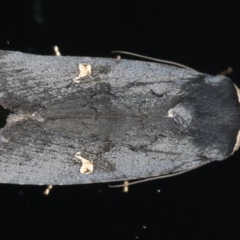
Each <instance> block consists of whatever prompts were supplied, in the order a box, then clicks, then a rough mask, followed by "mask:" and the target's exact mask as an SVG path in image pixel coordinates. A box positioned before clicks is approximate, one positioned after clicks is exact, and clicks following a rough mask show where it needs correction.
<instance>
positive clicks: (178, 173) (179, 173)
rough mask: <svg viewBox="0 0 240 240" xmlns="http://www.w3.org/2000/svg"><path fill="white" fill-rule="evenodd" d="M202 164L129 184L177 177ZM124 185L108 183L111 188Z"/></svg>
mask: <svg viewBox="0 0 240 240" xmlns="http://www.w3.org/2000/svg"><path fill="white" fill-rule="evenodd" d="M206 164H207V163H205V164H203V165H202V166H204V165H206ZM202 166H199V167H196V168H190V169H187V170H183V171H179V172H176V173H172V174H166V175H163V176H157V177H150V178H146V179H142V180H138V181H134V182H130V183H128V186H130V185H135V184H139V183H143V182H149V181H153V180H157V179H164V178H170V177H175V176H178V175H181V174H184V173H187V172H190V171H192V170H195V169H198V168H200V167H202ZM124 186H125V184H118V185H108V187H110V188H118V187H124Z"/></svg>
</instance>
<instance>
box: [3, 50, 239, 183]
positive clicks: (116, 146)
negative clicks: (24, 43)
mask: <svg viewBox="0 0 240 240" xmlns="http://www.w3.org/2000/svg"><path fill="white" fill-rule="evenodd" d="M0 105H1V106H2V107H3V108H4V109H6V111H8V112H9V115H8V116H7V119H6V124H5V125H4V126H3V127H2V128H1V129H0V182H1V183H12V184H37V185H39V184H48V185H49V184H52V185H60V184H66V185H68V184H85V183H99V182H112V181H122V180H131V179H140V178H149V177H154V176H164V175H169V174H173V175H174V174H178V173H181V172H185V171H189V170H192V169H195V168H197V167H199V166H202V165H204V164H207V163H210V162H213V161H221V160H224V159H226V158H228V157H229V156H230V155H231V154H233V152H234V151H236V150H237V149H238V146H239V126H240V110H239V90H238V89H237V87H236V86H235V85H234V84H233V82H232V81H231V80H230V79H229V78H227V77H225V76H221V75H218V76H211V75H208V74H205V73H200V72H198V71H195V70H193V69H186V68H182V67H179V66H172V65H169V64H160V63H153V62H146V61H136V60H124V59H114V58H112V59H110V58H96V57H64V56H59V57H54V56H40V55H32V54H26V53H20V52H10V51H0ZM2 118H3V116H2Z"/></svg>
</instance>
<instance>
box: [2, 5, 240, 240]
mask: <svg viewBox="0 0 240 240" xmlns="http://www.w3.org/2000/svg"><path fill="white" fill-rule="evenodd" d="M239 25H240V14H239V8H238V7H237V4H236V3H235V2H234V1H225V2H217V1H216V2H215V4H214V3H213V2H210V1H206V2H204V1H191V2H190V1H169V0H168V1H167V0H163V1H152V0H148V1H146V0H139V1H128V2H124V1H111V2H105V1H100V0H99V1H96V2H94V1H86V0H85V1H76V2H74V1H62V2H60V1H56V0H53V1H47V0H33V1H30V0H26V1H13V0H8V1H1V3H0V49H2V50H14V51H22V52H28V53H34V54H43V55H53V49H52V47H53V46H54V45H58V47H59V49H60V51H61V53H62V55H70V56H71V55H76V56H101V57H113V56H112V55H111V53H110V52H111V51H112V50H125V51H131V52H136V53H139V54H145V55H148V56H151V57H157V58H162V59H168V60H172V61H176V62H180V63H182V64H185V65H188V66H190V67H192V68H195V69H197V70H199V71H202V72H206V73H210V74H218V73H221V72H222V71H224V70H225V69H227V68H228V67H232V68H233V73H232V74H231V75H229V77H230V78H231V79H232V80H233V81H234V82H235V83H236V84H237V85H238V86H239V85H240V82H239V79H240V78H239V77H240V71H239V66H240V37H239ZM122 57H123V58H133V57H128V56H122ZM213 94H214V93H213ZM239 156H240V154H239V153H238V152H237V153H236V154H235V155H234V156H231V157H230V158H229V159H227V160H226V161H223V162H216V163H213V164H210V165H208V166H205V167H202V168H201V169H198V170H195V171H192V172H189V173H187V174H185V175H182V176H178V177H174V178H171V179H165V180H158V181H152V182H147V183H143V184H139V185H135V186H131V187H130V189H129V192H128V193H123V191H122V188H119V189H111V188H108V184H93V185H82V186H81V185H79V186H57V187H54V188H53V189H52V191H51V193H50V194H49V195H48V196H45V195H44V194H43V191H44V190H45V188H46V187H45V186H18V185H5V184H0V213H1V215H0V233H1V237H3V236H4V233H6V234H7V236H8V237H10V236H12V235H15V236H18V237H21V236H27V235H29V236H31V237H32V238H35V237H37V236H39V235H41V236H42V237H64V238H67V237H68V238H70V237H78V239H176V238H177V239H189V238H191V239H240V227H239V226H240V209H239V203H240V201H239V200H240V197H239V178H240V174H239V167H240V164H239ZM0 174H1V172H0Z"/></svg>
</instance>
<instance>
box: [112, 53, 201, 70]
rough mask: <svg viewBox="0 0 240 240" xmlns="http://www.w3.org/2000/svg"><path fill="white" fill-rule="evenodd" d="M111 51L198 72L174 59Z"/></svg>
mask: <svg viewBox="0 0 240 240" xmlns="http://www.w3.org/2000/svg"><path fill="white" fill-rule="evenodd" d="M111 53H118V54H126V55H130V56H135V57H139V58H145V59H148V60H152V61H155V62H160V63H166V64H170V65H174V66H177V67H181V68H185V69H189V70H193V71H196V72H198V71H197V70H195V69H193V68H190V67H188V66H186V65H183V64H181V63H177V62H172V61H168V60H164V59H158V58H152V57H148V56H144V55H140V54H137V53H131V52H125V51H112V52H111Z"/></svg>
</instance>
